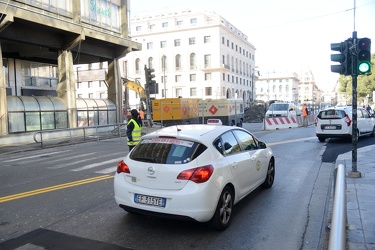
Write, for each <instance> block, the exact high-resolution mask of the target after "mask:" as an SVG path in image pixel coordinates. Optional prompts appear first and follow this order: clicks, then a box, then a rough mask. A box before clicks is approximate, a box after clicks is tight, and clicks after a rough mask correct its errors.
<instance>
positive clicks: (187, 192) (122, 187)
mask: <svg viewBox="0 0 375 250" xmlns="http://www.w3.org/2000/svg"><path fill="white" fill-rule="evenodd" d="M114 193H115V200H116V202H117V204H118V205H119V206H120V207H122V208H124V209H126V210H128V211H132V212H136V213H143V214H153V215H155V216H162V217H169V218H180V219H181V218H183V219H189V218H190V219H192V220H195V221H199V222H206V221H209V220H210V219H211V218H212V216H213V214H214V212H215V210H216V206H217V202H218V197H219V195H220V190H219V189H218V188H217V187H215V186H214V185H213V184H212V183H210V182H207V183H201V184H196V183H193V182H188V183H187V185H186V186H185V187H184V188H182V189H181V190H156V189H149V188H144V187H140V186H136V185H131V184H129V183H127V182H125V181H124V178H123V176H122V175H121V174H116V175H115V181H114ZM134 194H142V195H147V196H154V197H162V198H165V199H166V205H165V207H156V206H150V205H144V204H139V203H136V202H135V201H134Z"/></svg>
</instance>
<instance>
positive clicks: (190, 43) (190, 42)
mask: <svg viewBox="0 0 375 250" xmlns="http://www.w3.org/2000/svg"><path fill="white" fill-rule="evenodd" d="M194 44H195V37H190V38H189V45H194Z"/></svg>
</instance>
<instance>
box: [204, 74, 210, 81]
mask: <svg viewBox="0 0 375 250" xmlns="http://www.w3.org/2000/svg"><path fill="white" fill-rule="evenodd" d="M204 80H206V81H209V80H212V79H211V73H205V74H204Z"/></svg>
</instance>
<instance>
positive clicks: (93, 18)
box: [27, 0, 122, 31]
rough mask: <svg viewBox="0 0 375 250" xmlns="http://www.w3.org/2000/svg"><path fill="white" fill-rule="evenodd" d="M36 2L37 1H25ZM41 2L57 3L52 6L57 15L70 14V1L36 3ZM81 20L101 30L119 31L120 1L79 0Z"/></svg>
mask: <svg viewBox="0 0 375 250" xmlns="http://www.w3.org/2000/svg"><path fill="white" fill-rule="evenodd" d="M27 2H37V1H27ZM38 2H43V5H44V4H45V3H47V2H49V3H55V2H56V3H58V6H54V7H55V8H54V9H55V10H58V12H59V13H58V14H62V15H64V14H66V13H63V12H62V10H63V11H64V12H67V11H68V12H70V11H71V10H70V9H71V5H72V1H45V0H43V1H38ZM79 2H80V3H81V6H80V9H81V20H82V21H83V22H89V23H91V24H93V25H95V26H99V27H101V28H105V29H110V30H115V31H120V27H121V25H122V23H121V9H122V6H121V1H99V0H97V1H92V0H81V1H79ZM51 5H52V4H51ZM51 7H52V6H51ZM50 11H51V10H50Z"/></svg>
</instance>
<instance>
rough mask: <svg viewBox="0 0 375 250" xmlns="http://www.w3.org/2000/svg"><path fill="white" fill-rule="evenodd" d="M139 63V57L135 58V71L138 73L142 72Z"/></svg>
mask: <svg viewBox="0 0 375 250" xmlns="http://www.w3.org/2000/svg"><path fill="white" fill-rule="evenodd" d="M139 63H140V60H139V58H137V59H135V72H136V73H137V74H139V73H140V67H139Z"/></svg>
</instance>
